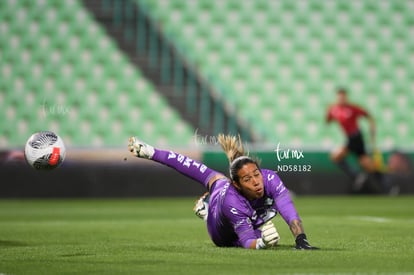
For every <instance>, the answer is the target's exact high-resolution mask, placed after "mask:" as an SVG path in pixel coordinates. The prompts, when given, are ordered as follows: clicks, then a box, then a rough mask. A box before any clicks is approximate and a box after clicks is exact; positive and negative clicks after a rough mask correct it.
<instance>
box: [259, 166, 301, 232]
mask: <svg viewBox="0 0 414 275" xmlns="http://www.w3.org/2000/svg"><path fill="white" fill-rule="evenodd" d="M266 171H267V172H266V179H265V180H267V187H266V188H268V189H269V191H268V192H269V194H270V195H271V196H272V197H273V199H274V201H275V202H274V205H275V208H276V210H277V211H278V212H279V214H280V215H281V216H282V218H283V219H284V220H285V222H286V223H287V224H288V225H290V223H291V222H292V221H293V220H300V217H299V214H298V212H297V211H296V208H295V206H294V204H293V201H292V198H291V196H290V192H289V190H288V189H287V188H286V186H285V185H284V184H283V182H282V180H281V179H280V178H279V176H278V175H277V174H276V173H275V172H274V171H270V170H266Z"/></svg>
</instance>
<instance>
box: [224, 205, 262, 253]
mask: <svg viewBox="0 0 414 275" xmlns="http://www.w3.org/2000/svg"><path fill="white" fill-rule="evenodd" d="M224 207H225V208H224V214H225V215H226V217H227V219H228V221H229V222H230V224H231V226H232V227H233V230H234V232H235V233H236V235H237V237H238V238H237V243H236V244H235V245H237V246H242V247H244V248H250V245H251V244H252V242H253V241H254V240H256V239H257V238H259V237H260V236H258V234H257V232H256V230H255V229H254V228H253V224H252V220H251V215H252V210H251V209H250V208H249V206H248V205H247V204H246V203H244V202H243V201H241V200H232V201H231V202H229V203H226V204H225V206H224Z"/></svg>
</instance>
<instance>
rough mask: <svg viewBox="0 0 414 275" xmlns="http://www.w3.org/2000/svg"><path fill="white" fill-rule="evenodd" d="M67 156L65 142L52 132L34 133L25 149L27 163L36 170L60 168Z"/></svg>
mask: <svg viewBox="0 0 414 275" xmlns="http://www.w3.org/2000/svg"><path fill="white" fill-rule="evenodd" d="M65 155H66V148H65V144H64V143H63V140H62V139H61V138H60V137H59V136H58V135H56V134H55V133H53V132H51V131H41V132H37V133H34V134H33V135H32V136H31V137H30V138H29V139H28V140H27V142H26V146H25V148H24V156H25V158H26V161H27V163H28V164H29V165H30V166H32V167H33V168H35V169H36V170H51V169H54V168H56V167H58V166H59V165H60V164H62V162H63V160H64V159H65Z"/></svg>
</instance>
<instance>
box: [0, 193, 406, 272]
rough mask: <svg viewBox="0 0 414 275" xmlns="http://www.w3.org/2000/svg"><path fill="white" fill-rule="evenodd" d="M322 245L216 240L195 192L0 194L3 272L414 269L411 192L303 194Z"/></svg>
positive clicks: (309, 223) (308, 222)
mask: <svg viewBox="0 0 414 275" xmlns="http://www.w3.org/2000/svg"><path fill="white" fill-rule="evenodd" d="M295 204H296V206H297V209H298V210H299V212H300V214H301V216H302V219H303V222H304V225H305V229H306V231H307V234H308V237H309V239H310V241H311V243H312V244H313V245H316V246H319V247H320V248H321V249H320V250H318V251H296V250H293V249H292V245H293V238H292V236H291V234H290V232H289V230H288V227H287V226H286V224H284V222H283V221H282V220H281V218H280V217H277V218H276V224H277V227H278V230H279V233H280V235H281V237H282V239H281V241H280V246H279V247H278V248H277V249H275V250H261V251H254V250H245V249H241V248H218V247H215V246H214V245H213V244H212V243H211V241H210V240H209V237H208V235H207V232H206V229H205V225H204V223H203V222H202V221H201V220H199V219H198V218H196V217H195V216H194V215H193V213H192V210H191V209H192V206H193V199H188V198H186V199H166V198H164V199H125V200H0V274H200V275H201V274H209V275H211V274H238V275H241V274H291V273H295V274H335V273H337V274H356V273H359V274H393V273H400V274H403V273H404V274H409V273H414V248H413V247H414V237H413V229H414V197H409V196H407V197H397V198H395V197H393V198H391V197H297V198H295Z"/></svg>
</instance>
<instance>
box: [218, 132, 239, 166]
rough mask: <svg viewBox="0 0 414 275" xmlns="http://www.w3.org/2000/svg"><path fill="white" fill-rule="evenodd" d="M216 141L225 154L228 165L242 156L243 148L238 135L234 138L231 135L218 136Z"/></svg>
mask: <svg viewBox="0 0 414 275" xmlns="http://www.w3.org/2000/svg"><path fill="white" fill-rule="evenodd" d="M217 140H218V142H219V143H220V145H221V148H222V149H223V151H224V153H225V154H226V156H227V159H228V160H229V163H232V162H233V161H234V160H235V159H237V158H239V157H241V156H244V147H243V143H242V140H241V137H240V135H238V136H237V137H236V136H232V135H224V134H219V135H218V137H217Z"/></svg>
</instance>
